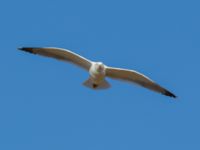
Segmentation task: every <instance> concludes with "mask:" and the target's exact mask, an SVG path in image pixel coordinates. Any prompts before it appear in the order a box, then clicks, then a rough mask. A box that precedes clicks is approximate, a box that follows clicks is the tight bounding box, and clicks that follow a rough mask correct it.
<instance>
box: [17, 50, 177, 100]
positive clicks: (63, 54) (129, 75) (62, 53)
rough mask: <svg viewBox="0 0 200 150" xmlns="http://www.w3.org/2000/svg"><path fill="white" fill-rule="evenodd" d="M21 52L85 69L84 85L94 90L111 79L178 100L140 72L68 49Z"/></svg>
mask: <svg viewBox="0 0 200 150" xmlns="http://www.w3.org/2000/svg"><path fill="white" fill-rule="evenodd" d="M19 50H22V51H26V52H30V53H33V54H38V55H43V56H47V57H53V58H56V59H59V60H63V61H68V62H71V63H73V64H75V65H78V66H79V67H82V68H84V69H85V70H86V71H88V72H89V75H90V76H89V79H88V80H86V81H85V82H84V83H83V84H84V85H85V86H87V87H89V88H92V89H107V88H109V87H110V84H109V83H108V82H107V81H106V80H105V78H106V77H110V78H113V79H120V80H124V81H129V82H132V83H136V84H138V85H140V86H142V87H145V88H147V89H150V90H152V91H155V92H158V93H161V94H164V95H166V96H170V97H173V98H176V96H175V95H174V94H173V93H171V92H170V91H168V90H166V89H165V88H163V87H161V86H160V85H158V84H156V83H155V82H154V81H153V80H151V79H149V78H148V77H146V76H145V75H143V74H141V73H139V72H136V71H134V70H128V69H121V68H113V67H108V66H106V65H104V64H103V63H102V62H93V61H90V60H88V59H86V58H84V57H82V56H80V55H78V54H76V53H73V52H71V51H69V50H67V49H62V48H55V47H44V48H40V47H22V48H19Z"/></svg>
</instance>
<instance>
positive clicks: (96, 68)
mask: <svg viewBox="0 0 200 150" xmlns="http://www.w3.org/2000/svg"><path fill="white" fill-rule="evenodd" d="M89 74H90V79H91V80H92V81H93V85H94V86H93V87H94V88H96V87H98V85H99V84H101V82H103V81H104V78H105V76H106V69H105V66H104V64H103V63H101V62H93V63H92V66H91V67H90V69H89Z"/></svg>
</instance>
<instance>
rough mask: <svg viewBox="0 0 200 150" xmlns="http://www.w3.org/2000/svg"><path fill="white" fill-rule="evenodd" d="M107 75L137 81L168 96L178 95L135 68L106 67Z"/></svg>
mask: <svg viewBox="0 0 200 150" xmlns="http://www.w3.org/2000/svg"><path fill="white" fill-rule="evenodd" d="M106 76H108V77H111V78H114V79H121V80H125V81H130V82H133V83H136V84H138V85H140V86H143V87H145V88H148V89H150V90H153V91H155V92H158V93H162V94H164V95H166V96H170V97H174V98H176V96H175V95H174V94H173V93H171V92H170V91H168V90H166V89H165V88H163V87H161V86H160V85H158V84H156V83H155V82H154V81H152V80H151V79H149V78H148V77H146V76H145V75H143V74H141V73H138V72H136V71H133V70H126V69H120V68H112V67H107V68H106Z"/></svg>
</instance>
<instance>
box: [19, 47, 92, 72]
mask: <svg viewBox="0 0 200 150" xmlns="http://www.w3.org/2000/svg"><path fill="white" fill-rule="evenodd" d="M19 50H22V51H26V52H29V53H33V54H38V55H43V56H47V57H52V58H56V59H59V60H63V61H68V62H71V63H73V64H75V65H78V66H80V67H82V68H84V69H86V70H89V69H90V67H91V65H92V62H91V61H90V60H88V59H86V58H84V57H82V56H80V55H78V54H76V53H73V52H71V51H69V50H67V49H62V48H55V47H44V48H36V47H22V48H19Z"/></svg>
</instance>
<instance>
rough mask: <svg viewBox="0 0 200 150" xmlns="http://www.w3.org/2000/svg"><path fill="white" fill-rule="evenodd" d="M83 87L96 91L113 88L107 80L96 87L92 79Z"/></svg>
mask: <svg viewBox="0 0 200 150" xmlns="http://www.w3.org/2000/svg"><path fill="white" fill-rule="evenodd" d="M83 85H84V86H86V87H88V88H90V89H95V90H103V89H108V88H110V87H111V86H110V84H109V83H108V82H107V81H106V80H103V81H102V82H101V83H100V84H98V85H96V84H94V83H93V82H92V80H91V79H90V78H89V79H88V80H86V81H85V82H84V83H83Z"/></svg>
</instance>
